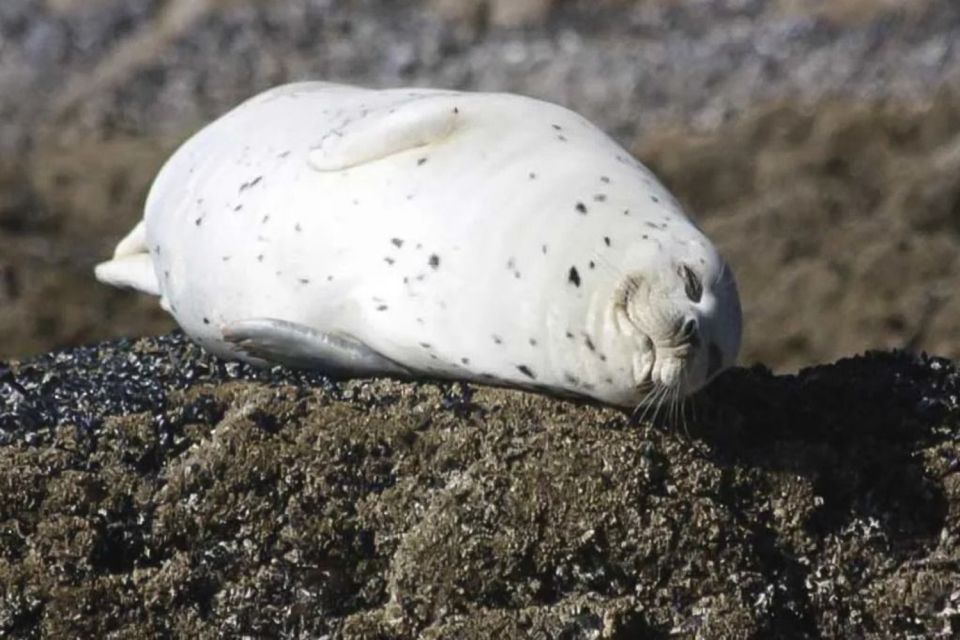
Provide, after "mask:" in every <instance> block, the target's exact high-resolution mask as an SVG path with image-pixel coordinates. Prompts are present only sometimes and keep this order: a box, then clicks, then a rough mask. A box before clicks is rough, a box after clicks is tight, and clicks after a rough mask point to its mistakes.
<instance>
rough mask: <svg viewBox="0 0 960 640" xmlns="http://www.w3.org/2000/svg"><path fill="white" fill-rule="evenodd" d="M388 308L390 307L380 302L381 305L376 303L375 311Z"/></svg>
mask: <svg viewBox="0 0 960 640" xmlns="http://www.w3.org/2000/svg"><path fill="white" fill-rule="evenodd" d="M389 308H390V307H388V306H387V305H385V304H381V305H378V306H377V311H386V310H387V309H389Z"/></svg>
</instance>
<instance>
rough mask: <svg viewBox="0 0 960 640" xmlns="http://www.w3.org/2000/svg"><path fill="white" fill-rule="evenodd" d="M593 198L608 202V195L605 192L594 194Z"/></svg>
mask: <svg viewBox="0 0 960 640" xmlns="http://www.w3.org/2000/svg"><path fill="white" fill-rule="evenodd" d="M593 199H594V201H595V202H606V201H607V195H606V194H605V193H598V194H597V195H595V196H593Z"/></svg>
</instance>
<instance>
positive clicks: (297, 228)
mask: <svg viewBox="0 0 960 640" xmlns="http://www.w3.org/2000/svg"><path fill="white" fill-rule="evenodd" d="M293 229H294V231H296V232H297V233H299V232H301V231H303V227H301V226H300V223H299V222H298V223H297V224H295V225H293Z"/></svg>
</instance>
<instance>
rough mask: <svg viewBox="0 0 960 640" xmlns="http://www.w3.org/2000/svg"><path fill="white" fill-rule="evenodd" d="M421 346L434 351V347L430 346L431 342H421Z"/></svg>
mask: <svg viewBox="0 0 960 640" xmlns="http://www.w3.org/2000/svg"><path fill="white" fill-rule="evenodd" d="M420 346H421V347H423V348H424V349H432V348H433V347H431V346H430V343H429V342H421V343H420Z"/></svg>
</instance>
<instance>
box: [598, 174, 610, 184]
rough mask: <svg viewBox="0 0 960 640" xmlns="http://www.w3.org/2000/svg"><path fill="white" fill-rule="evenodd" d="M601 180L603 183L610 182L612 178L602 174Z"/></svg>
mask: <svg viewBox="0 0 960 640" xmlns="http://www.w3.org/2000/svg"><path fill="white" fill-rule="evenodd" d="M600 182H602V183H603V184H610V178H608V177H607V176H600Z"/></svg>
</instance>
